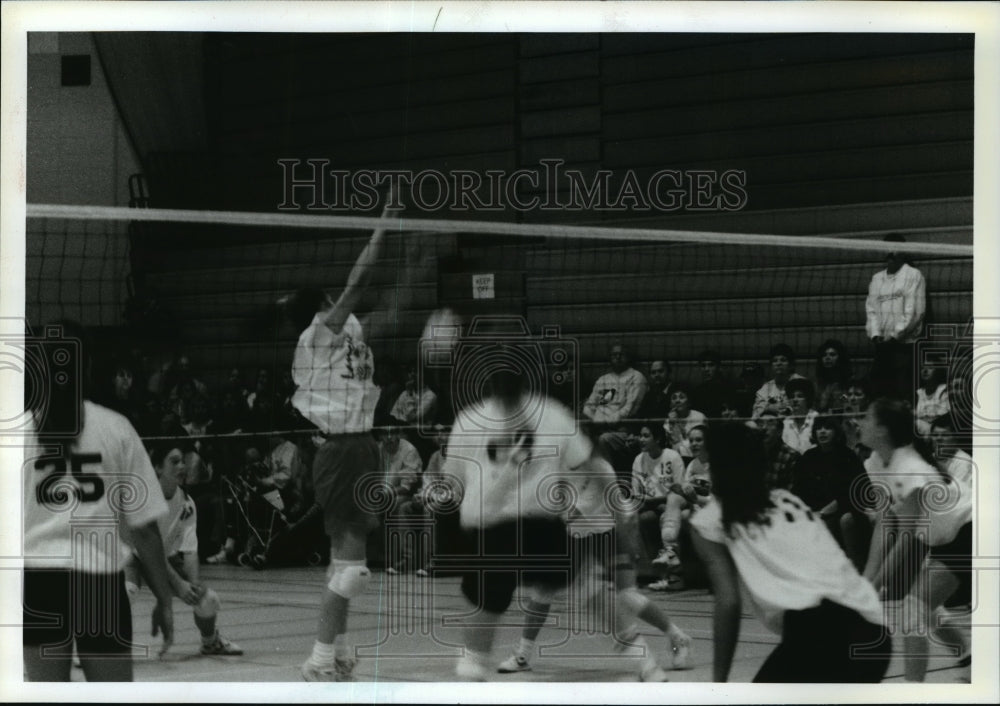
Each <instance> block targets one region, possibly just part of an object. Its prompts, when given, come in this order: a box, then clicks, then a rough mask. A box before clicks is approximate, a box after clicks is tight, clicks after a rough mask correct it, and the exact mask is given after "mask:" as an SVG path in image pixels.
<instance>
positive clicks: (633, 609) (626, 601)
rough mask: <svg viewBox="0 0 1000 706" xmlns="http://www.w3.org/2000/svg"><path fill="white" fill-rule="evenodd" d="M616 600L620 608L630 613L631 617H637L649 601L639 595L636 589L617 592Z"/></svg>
mask: <svg viewBox="0 0 1000 706" xmlns="http://www.w3.org/2000/svg"><path fill="white" fill-rule="evenodd" d="M618 600H619V601H621V605H622V607H623V608H624V609H625V610H627V611H628V612H629V613H631V614H632V616H633V617H634V616H636V615H639V613H641V612H642V611H643V610H644V609H645V608H646V606H647V605H649V599H648V598H647V597H646V596H644V595H642V594H641V593H639V589H637V588H626V589H624V590H621V591H619V592H618Z"/></svg>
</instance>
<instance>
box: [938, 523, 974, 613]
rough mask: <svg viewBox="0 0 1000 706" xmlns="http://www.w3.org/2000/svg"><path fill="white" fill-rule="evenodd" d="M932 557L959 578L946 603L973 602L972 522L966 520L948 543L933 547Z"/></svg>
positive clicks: (964, 603)
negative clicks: (956, 586)
mask: <svg viewBox="0 0 1000 706" xmlns="http://www.w3.org/2000/svg"><path fill="white" fill-rule="evenodd" d="M931 558H933V559H936V560H937V561H939V562H941V563H942V564H944V565H945V566H946V567H948V569H950V570H951V572H952V573H953V574H954V575H955V578H956V579H958V588H957V589H955V592H954V593H953V594H952V595H951V596H950V597H949V598H948V600H947V601H946V605H948V606H955V605H968V604H971V603H972V523H971V522H966V523H965V524H964V525H962V529H960V530H959V531H958V534H956V535H955V538H954V539H953V540H951V541H950V542H949V543H948V544H942V545H940V546H937V547H931Z"/></svg>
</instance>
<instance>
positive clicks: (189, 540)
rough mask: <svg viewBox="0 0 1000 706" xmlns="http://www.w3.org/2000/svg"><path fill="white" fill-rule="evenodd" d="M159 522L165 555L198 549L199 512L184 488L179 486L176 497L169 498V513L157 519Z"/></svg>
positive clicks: (188, 552)
mask: <svg viewBox="0 0 1000 706" xmlns="http://www.w3.org/2000/svg"><path fill="white" fill-rule="evenodd" d="M157 524H158V525H159V527H160V537H162V538H163V553H164V555H165V556H167V557H171V556H173V555H174V554H177V553H179V552H183V553H185V554H193V553H196V552H197V551H198V513H197V510H196V509H195V505H194V500H192V499H191V497H190V496H189V495H188V494H187V493H185V492H184V489H183V488H178V489H177V492H175V493H174V497H172V498H170V499H169V500H167V514H166V515H164V516H163V517H161V518H160V519H159V520H157Z"/></svg>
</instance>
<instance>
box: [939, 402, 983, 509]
mask: <svg viewBox="0 0 1000 706" xmlns="http://www.w3.org/2000/svg"><path fill="white" fill-rule="evenodd" d="M931 444H932V445H933V447H934V458H935V459H937V463H938V468H940V469H941V472H942V473H944V474H945V475H947V476H948V477H949V478H951V479H952V480H954V481H955V482H957V483H960V484H962V485H963V486H965V487H966V488H968V489H969V490H970V491H971V490H972V487H973V474H974V472H975V471H974V468H975V467H974V465H973V463H972V457H971V456H970V455H969V454H967V453H965V451H964V450H963V449H962V446H961V443H960V442H959V440H958V439H957V438H956V435H955V424H954V422H953V421H952V419H951V415H950V414H944V415H941V416H940V417H938V418H937V419H935V420H934V421H933V422H931Z"/></svg>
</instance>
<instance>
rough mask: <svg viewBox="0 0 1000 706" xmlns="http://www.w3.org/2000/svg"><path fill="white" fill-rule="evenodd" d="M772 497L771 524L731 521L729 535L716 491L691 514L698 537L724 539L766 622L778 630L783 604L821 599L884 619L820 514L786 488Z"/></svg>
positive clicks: (799, 605)
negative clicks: (732, 523) (724, 524)
mask: <svg viewBox="0 0 1000 706" xmlns="http://www.w3.org/2000/svg"><path fill="white" fill-rule="evenodd" d="M771 502H772V503H774V507H773V508H771V509H770V510H768V511H767V517H768V519H769V520H770V524H769V525H765V524H760V525H756V524H754V525H741V524H734V525H732V536H730V535H727V534H726V533H725V531H724V530H723V527H722V506H721V505H720V504H719V501H718V500H717V499H716V498H714V497H713V498H712V500H711V502H709V503H708V505H706V506H705V507H703V508H702V509H701V510H700V511H699V512H698V513H697V514H695V515H694V516H692V518H691V525H692V526H693V527H694V528H695V529H697V530H698V532H699V533H700V534H701V536H702V537H704V538H705V539H707V540H708V541H710V542H716V543H718V544H725V545H726V548H727V549H728V550H729V554H730V555H731V556H732V557H733V563H735V564H736V568H737V570H738V571H739V575H740V582H741V583H742V584H743V586H744V588H745V589H746V591H747V593H748V594H749V595H750V597H751V598H752V600H753V605H754V607H755V609H756V611H757V614H758V616H759V617H760V619H761V621H762V622H763V623H764V625H766V626H767V627H768V628H769V629H770V630H773V631H774V632H776V633H778V634H780V633H781V629H782V625H783V618H784V613H785V611H786V610H805V609H807V608H814V607H816V606H818V605H819V604H820V603H821V602H822V601H823V600H824V599H827V600H830V601H832V602H834V603H837V604H839V605H842V606H844V607H845V608H850V609H852V610H854V611H856V612H857V613H859V614H860V615H861V616H862V617H863V618H864V619H865V620H867V621H868V622H870V623H875V624H877V625H882V624H883V614H882V606H881V603H880V602H879V598H878V594H876V593H875V589H874V588H873V587H872V585H871V584H870V583H868V581H866V580H865V579H864V578H862V576H861V575H860V574H859V573H858V571H857V569H855V568H854V564H852V563H851V560H850V559H848V558H847V556H846V555H845V554H844V552H843V550H842V549H841V548H840V546H839V545H838V544H837V542H836V540H834V538H833V536H832V535H831V534H830V531H829V530H828V529H827V528H826V525H825V524H824V523H823V521H822V520H821V519H820V517H819V514H818V513H815V512H811V511H810V510H809V507H808V506H807V505H806V504H805V503H804V502H802V501H801V500H800V499H799V498H797V497H796V496H794V495H792V494H791V493H789V492H788V491H787V490H780V489H779V490H772V491H771ZM817 639H822V637H821V636H817Z"/></svg>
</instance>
